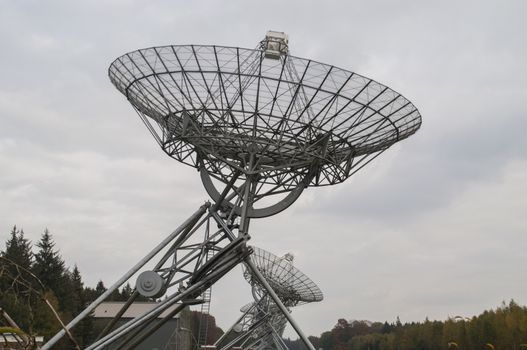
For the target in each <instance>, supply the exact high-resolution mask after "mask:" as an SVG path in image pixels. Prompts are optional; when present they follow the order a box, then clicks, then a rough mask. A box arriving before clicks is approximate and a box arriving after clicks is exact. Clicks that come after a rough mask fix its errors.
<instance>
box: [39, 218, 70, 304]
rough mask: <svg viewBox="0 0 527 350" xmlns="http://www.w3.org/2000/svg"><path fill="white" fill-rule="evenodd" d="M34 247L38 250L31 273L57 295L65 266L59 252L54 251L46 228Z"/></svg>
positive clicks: (53, 245)
mask: <svg viewBox="0 0 527 350" xmlns="http://www.w3.org/2000/svg"><path fill="white" fill-rule="evenodd" d="M36 246H37V247H38V249H39V250H38V252H37V254H35V263H34V265H33V271H34V272H35V275H37V277H38V278H39V279H40V281H41V282H42V283H43V284H44V286H45V287H46V288H47V289H50V290H52V291H53V292H54V293H55V294H56V295H57V291H58V290H59V289H60V284H61V282H62V278H63V275H64V271H65V264H64V260H62V258H61V256H60V255H59V252H58V251H57V250H55V249H54V248H55V242H53V238H52V236H51V234H50V233H49V230H48V229H47V228H46V229H45V230H44V233H43V234H42V237H41V239H40V241H39V242H38V243H37V244H36Z"/></svg>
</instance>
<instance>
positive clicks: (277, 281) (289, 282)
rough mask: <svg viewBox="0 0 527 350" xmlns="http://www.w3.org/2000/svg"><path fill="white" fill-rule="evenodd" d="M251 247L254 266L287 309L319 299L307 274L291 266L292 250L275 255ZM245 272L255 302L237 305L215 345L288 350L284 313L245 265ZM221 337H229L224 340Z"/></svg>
mask: <svg viewBox="0 0 527 350" xmlns="http://www.w3.org/2000/svg"><path fill="white" fill-rule="evenodd" d="M251 250H252V255H251V258H252V260H253V262H254V265H255V267H256V270H257V271H258V272H259V274H260V275H261V276H263V277H264V279H265V281H266V282H267V283H268V284H269V285H270V286H271V288H272V290H274V292H275V293H276V294H277V296H278V298H279V299H280V301H281V302H282V303H283V305H285V306H286V307H287V308H288V310H289V311H290V308H291V307H294V306H298V305H301V304H306V303H312V302H319V301H322V299H323V294H322V291H321V290H320V289H319V288H318V286H317V285H316V284H315V283H314V282H313V281H312V280H311V279H309V277H307V276H306V275H305V274H304V273H303V272H301V271H300V270H299V269H298V268H296V267H295V266H293V256H292V255H291V254H286V255H284V256H283V257H278V256H276V255H274V254H272V253H270V252H268V251H266V250H264V249H261V248H257V247H251ZM244 276H245V278H246V280H247V281H248V282H249V283H250V285H251V289H252V294H253V297H254V302H252V303H249V304H246V305H244V306H243V307H242V308H241V309H240V311H241V312H242V316H241V317H240V318H239V319H238V320H237V321H236V322H235V323H234V325H233V326H232V327H231V328H230V329H229V330H227V332H225V334H224V335H223V336H222V337H221V338H220V339H218V341H217V342H216V343H215V344H214V345H215V346H217V348H218V349H219V350H228V349H231V348H233V347H241V348H242V349H253V350H261V349H275V350H287V346H286V345H285V344H284V342H283V340H282V335H283V333H284V329H285V326H286V324H287V320H286V317H285V316H284V314H283V313H282V311H281V310H280V308H279V307H278V306H277V305H276V304H275V303H274V302H273V300H272V298H270V297H269V294H268V292H267V289H266V288H265V287H264V286H263V285H262V283H261V281H260V280H259V279H258V277H257V276H256V274H255V273H254V272H253V271H252V270H251V269H249V268H247V267H246V268H245V269H244ZM236 328H238V329H237V330H236ZM233 334H234V336H233ZM224 339H231V340H230V341H229V342H227V343H225V342H224Z"/></svg>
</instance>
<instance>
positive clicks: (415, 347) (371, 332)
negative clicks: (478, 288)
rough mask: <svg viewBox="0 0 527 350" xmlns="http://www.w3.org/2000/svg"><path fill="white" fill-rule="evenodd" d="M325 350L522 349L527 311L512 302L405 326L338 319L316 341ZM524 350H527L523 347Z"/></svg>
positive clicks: (526, 328) (525, 346)
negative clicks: (467, 315)
mask: <svg viewBox="0 0 527 350" xmlns="http://www.w3.org/2000/svg"><path fill="white" fill-rule="evenodd" d="M313 340H316V342H317V344H318V348H322V349H324V350H446V349H449V343H451V345H450V348H451V349H456V347H455V346H454V345H452V343H455V344H457V348H458V349H468V350H480V349H491V346H494V348H495V349H513V350H514V349H518V350H519V349H520V345H521V344H527V308H526V307H522V306H519V305H518V304H517V303H516V302H514V301H513V300H511V301H510V303H509V304H505V303H503V304H502V305H501V306H500V307H498V308H497V309H495V310H489V311H485V312H483V313H482V314H481V315H479V316H477V317H473V318H472V319H463V318H459V317H457V318H451V319H448V320H446V321H444V322H441V321H429V320H428V319H426V320H425V321H424V322H417V323H416V322H412V323H406V324H403V323H401V321H400V320H399V318H397V320H396V322H394V323H391V324H390V323H387V322H385V323H384V324H382V323H373V324H369V323H367V322H361V321H353V322H348V321H346V320H345V319H339V320H338V321H337V324H336V325H335V326H334V327H333V329H332V330H331V331H329V332H324V333H322V335H321V336H320V338H314V339H313ZM313 343H315V342H313ZM522 348H527V345H523V346H522Z"/></svg>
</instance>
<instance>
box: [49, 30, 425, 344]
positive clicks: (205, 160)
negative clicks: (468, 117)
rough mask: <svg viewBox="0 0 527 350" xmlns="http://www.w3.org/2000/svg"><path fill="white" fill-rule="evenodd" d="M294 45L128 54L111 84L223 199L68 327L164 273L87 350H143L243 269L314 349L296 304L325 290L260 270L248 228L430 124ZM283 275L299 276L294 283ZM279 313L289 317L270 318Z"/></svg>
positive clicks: (390, 94) (276, 40) (399, 101)
mask: <svg viewBox="0 0 527 350" xmlns="http://www.w3.org/2000/svg"><path fill="white" fill-rule="evenodd" d="M288 45H289V43H288V38H287V36H286V35H285V34H284V33H279V32H269V33H268V34H267V36H266V37H265V39H264V40H262V41H261V42H260V43H259V44H258V46H257V47H256V48H255V49H242V48H237V47H224V46H214V45H212V46H203V45H173V46H163V47H152V48H147V49H141V50H137V51H133V52H130V53H127V54H125V55H123V56H121V57H119V58H117V59H116V60H115V61H114V62H113V63H112V64H111V65H110V68H109V71H108V73H109V77H110V80H111V81H112V83H113V84H114V85H115V87H116V88H117V89H118V90H119V91H120V92H121V93H122V94H123V95H124V96H125V97H126V98H127V100H128V101H129V102H130V103H131V104H132V106H133V107H134V108H135V110H136V111H137V113H138V114H139V116H140V117H141V119H142V120H143V122H144V124H145V125H146V127H147V128H148V129H149V130H150V132H151V133H152V135H153V136H154V138H155V139H156V141H157V142H158V143H159V145H160V146H161V148H162V149H163V151H164V152H166V153H167V154H168V155H169V156H170V157H172V158H174V159H176V160H178V161H180V162H182V163H185V164H187V165H190V166H193V167H195V168H197V169H198V170H199V172H200V176H201V180H202V182H203V185H204V187H205V189H206V191H207V193H208V194H209V195H210V197H211V198H212V200H213V202H212V203H206V204H205V205H204V206H202V207H201V208H200V209H199V210H198V211H197V212H196V213H195V214H194V215H192V216H191V217H190V218H189V219H188V220H187V221H185V222H184V223H183V224H182V225H181V226H180V227H179V228H178V229H177V230H176V231H174V232H173V233H172V234H171V235H169V236H168V237H167V238H166V239H165V240H163V241H162V242H160V243H159V244H158V245H157V246H156V247H155V248H154V249H153V250H152V251H151V252H150V253H149V254H147V255H146V256H145V257H144V258H143V259H141V260H140V261H139V262H138V263H137V264H136V265H135V266H134V267H133V268H132V269H131V270H130V271H128V272H127V273H126V274H125V275H124V276H123V277H122V278H121V279H119V281H117V282H116V283H115V284H114V285H113V286H112V287H110V288H109V289H108V290H107V291H106V292H105V293H104V294H103V295H101V297H99V298H98V299H97V300H96V301H95V302H94V303H93V304H92V305H90V306H88V307H87V308H86V310H84V311H83V312H82V313H81V314H80V315H78V316H77V317H76V318H75V319H74V320H72V321H71V322H70V324H68V325H67V326H66V329H67V330H69V329H71V328H72V327H74V326H75V324H77V323H78V322H79V321H80V320H81V319H82V318H83V317H85V316H86V315H88V314H89V313H90V312H91V311H92V310H93V309H94V308H95V307H96V306H97V305H98V304H99V303H101V302H102V301H103V300H104V299H105V298H106V297H108V296H109V295H110V294H111V293H112V292H113V291H114V290H115V289H117V288H119V287H120V286H121V285H123V284H124V283H125V282H126V281H128V280H129V279H130V278H131V277H132V276H134V275H135V274H138V273H139V272H140V270H141V269H144V268H145V265H146V264H147V263H148V262H150V263H151V264H153V267H152V268H150V270H148V271H143V272H142V273H141V274H140V275H139V276H138V279H137V283H136V290H135V292H134V293H133V295H132V297H131V298H130V300H129V302H128V303H126V304H125V306H124V307H123V310H122V312H121V313H119V314H118V315H117V317H116V320H115V322H112V323H110V324H109V325H108V327H107V328H106V329H105V330H104V331H103V332H102V334H101V335H100V336H99V339H98V340H97V341H96V342H94V343H93V344H91V345H90V346H89V347H87V349H93V350H95V349H103V348H105V347H107V346H109V345H110V344H111V345H112V348H114V349H129V348H134V347H135V346H136V345H137V344H139V343H140V341H141V340H142V339H144V338H145V337H146V336H148V335H149V334H152V333H153V332H154V331H155V330H156V329H157V328H158V327H159V324H162V322H157V323H154V322H153V320H154V319H155V318H156V317H157V316H158V315H160V314H161V313H162V312H163V311H165V310H172V311H171V312H169V314H168V316H167V317H172V316H173V315H175V314H176V313H177V312H178V311H180V310H181V309H182V308H184V307H185V306H186V305H190V304H196V303H202V302H205V301H206V299H207V298H208V297H207V294H206V291H208V290H209V288H210V287H211V286H212V285H213V284H214V283H215V282H216V281H217V280H218V279H220V278H221V277H223V276H224V275H225V274H226V273H227V272H228V271H230V270H231V269H232V268H233V267H234V266H236V265H238V264H243V265H244V266H245V267H246V273H245V275H246V278H248V280H249V281H250V282H251V283H252V284H253V285H258V288H257V290H259V291H260V292H261V293H262V294H261V295H259V298H258V299H257V300H259V301H261V302H262V303H263V302H264V300H265V303H266V305H267V310H268V311H267V312H268V313H271V314H273V315H276V317H278V318H281V317H283V318H285V319H286V320H287V321H288V322H289V323H290V324H291V326H292V327H293V328H294V329H295V331H296V332H297V333H298V335H299V337H300V338H301V339H302V341H303V342H304V344H305V345H306V347H307V348H308V349H310V350H314V348H313V345H312V344H311V343H310V342H309V340H308V339H307V337H306V336H305V334H304V333H303V332H302V330H301V329H300V327H299V326H298V325H297V324H296V322H295V321H294V319H293V318H292V317H291V315H290V312H289V310H288V306H294V305H297V304H300V303H305V302H310V301H317V300H318V298H321V296H322V295H321V293H319V291H318V288H313V285H311V284H310V283H309V280H307V279H304V277H302V275H301V274H299V273H298V272H297V270H294V269H292V270H291V271H290V272H292V273H289V272H287V268H285V265H284V266H281V265H280V264H278V265H277V266H275V265H273V269H276V270H273V271H274V272H272V273H271V274H267V273H266V272H265V270H261V269H259V268H258V267H257V264H259V265H260V266H261V267H262V266H266V264H267V263H269V262H270V261H272V259H271V258H270V257H271V256H270V255H269V256H267V255H265V254H258V253H257V254H256V255H255V254H254V251H253V250H252V249H251V248H249V247H248V246H247V245H246V242H247V241H248V240H249V239H250V235H249V223H250V221H251V219H253V218H262V217H267V216H271V215H275V214H277V213H279V212H280V211H282V210H284V209H286V208H287V207H289V206H290V205H291V204H292V203H294V202H295V201H296V200H297V199H298V198H299V196H300V194H301V193H302V192H303V190H304V189H305V188H307V187H315V186H324V185H333V184H337V183H340V182H342V181H344V180H346V179H347V178H348V177H350V176H351V175H353V174H354V173H355V172H356V171H358V170H359V169H361V168H362V167H363V166H364V165H366V164H367V163H368V162H369V161H371V160H372V159H374V158H375V157H377V156H378V155H379V154H381V153H382V152H383V151H384V150H386V149H387V148H388V147H390V146H391V145H393V144H394V143H396V142H398V141H400V140H403V139H405V138H407V137H409V136H410V135H412V134H413V133H415V132H416V131H417V129H418V128H419V127H420V125H421V115H420V114H419V111H418V110H417V109H416V108H415V107H414V105H413V104H412V103H410V101H408V100H407V99H406V98H405V97H403V96H402V95H401V94H399V93H397V92H395V91H393V90H391V89H389V88H388V87H386V86H384V85H382V84H379V83H377V82H375V81H373V80H371V79H368V78H366V77H363V76H361V75H359V74H356V73H354V72H350V71H347V70H344V69H341V68H337V67H334V66H331V65H327V64H323V63H319V62H315V61H312V60H308V59H303V58H298V57H294V56H292V55H290V54H289V48H288V47H289V46H288ZM154 257H156V259H157V260H154ZM278 271H281V272H283V273H284V275H285V276H288V277H287V278H286V280H282V279H281V278H282V276H281V275H280V274H279V273H277V272H278ZM286 272H287V273H286ZM266 277H267V278H266ZM288 279H290V280H288ZM284 283H285V284H284ZM289 287H293V288H289ZM314 287H316V286H314ZM277 293H279V294H280V295H282V297H283V300H282V299H280V297H279V295H278V294H277ZM139 294H141V295H143V296H147V297H151V298H159V297H161V296H163V301H162V302H160V303H159V305H158V306H157V307H156V308H155V309H153V310H152V311H149V312H147V313H146V314H144V315H142V316H140V317H138V318H136V319H134V320H132V321H130V322H128V323H126V324H124V325H122V326H120V327H115V324H116V322H117V319H118V318H119V317H121V316H122V314H123V313H124V311H125V310H126V308H127V307H128V306H129V305H130V304H131V303H132V302H133V300H134V299H135V298H136V297H137V295H139ZM264 295H265V296H264ZM257 304H258V302H257ZM175 305H177V306H175ZM258 305H260V304H258ZM174 306H175V307H174ZM171 307H174V309H170V308H171ZM272 308H276V309H277V310H279V312H278V313H275V312H274V311H273V312H271V311H269V310H270V309H272ZM260 309H265V307H262V308H260ZM260 309H259V310H260ZM278 314H280V316H278ZM165 321H166V320H165ZM271 324H274V323H272V322H271ZM64 332H65V331H62V332H60V333H58V334H57V335H56V336H55V337H53V338H52V339H51V340H50V341H48V343H46V344H45V345H44V346H43V350H47V349H50V348H51V347H52V346H53V344H55V343H56V341H57V340H58V339H60V337H62V336H63V335H64Z"/></svg>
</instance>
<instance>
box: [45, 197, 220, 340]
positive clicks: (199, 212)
mask: <svg viewBox="0 0 527 350" xmlns="http://www.w3.org/2000/svg"><path fill="white" fill-rule="evenodd" d="M209 207H210V203H208V202H207V203H205V204H204V205H202V206H201V207H200V208H199V209H198V210H197V211H196V212H195V213H194V214H192V216H191V217H190V218H188V219H187V220H186V221H185V222H183V224H181V226H179V227H178V228H177V229H176V230H175V231H174V232H172V233H171V234H170V235H169V236H168V237H167V238H165V239H164V240H163V241H162V242H161V243H159V244H158V245H157V246H156V247H155V248H154V249H153V250H152V251H150V253H148V254H147V255H146V256H145V257H144V258H143V259H141V260H140V261H139V262H138V263H137V264H136V265H135V266H134V267H132V268H131V269H130V270H129V271H128V272H127V273H125V274H124V275H123V276H122V277H121V278H120V279H119V280H118V281H117V282H115V283H114V284H113V285H112V286H111V287H110V288H108V290H106V291H105V292H104V293H103V294H102V295H101V296H99V297H98V298H97V299H96V300H95V301H94V302H92V303H91V304H90V305H89V306H88V307H87V308H86V309H84V310H83V311H82V312H81V313H80V314H79V315H77V317H75V318H74V319H73V320H72V321H71V322H70V323H68V325H67V326H66V328H65V329H63V330H61V331H60V332H58V333H57V334H55V336H53V338H51V339H50V340H49V341H48V342H47V343H46V344H44V345H43V346H42V348H41V350H49V349H51V348H52V347H53V345H55V344H56V343H57V342H58V341H59V340H60V339H61V338H62V337H63V336H64V334H66V331H69V330H71V329H72V328H73V327H74V326H75V325H76V324H77V323H79V322H80V321H82V319H84V317H86V316H88V315H89V314H90V313H91V312H92V311H93V310H94V309H95V308H96V307H97V306H98V305H99V304H100V303H102V302H103V301H104V300H105V299H106V298H108V297H109V296H110V294H112V293H113V291H115V290H116V289H117V288H119V287H120V286H121V285H122V284H123V283H124V282H126V281H127V280H128V279H130V277H132V276H133V275H134V274H135V273H136V272H137V271H139V269H141V268H142V267H143V266H144V265H145V264H146V263H148V262H149V261H150V260H151V259H152V258H153V257H154V256H155V255H156V254H157V253H159V251H161V250H162V249H163V248H165V247H166V246H167V244H168V243H169V242H170V241H171V240H173V239H174V238H175V237H176V236H177V235H178V234H179V233H181V231H183V230H184V229H185V228H186V227H187V226H188V225H189V224H190V223H192V222H193V221H194V220H195V219H196V218H198V217H201V216H202V215H203V214H204V213H205V211H206V210H207V208H209Z"/></svg>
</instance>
